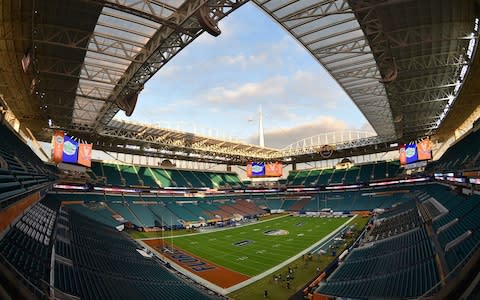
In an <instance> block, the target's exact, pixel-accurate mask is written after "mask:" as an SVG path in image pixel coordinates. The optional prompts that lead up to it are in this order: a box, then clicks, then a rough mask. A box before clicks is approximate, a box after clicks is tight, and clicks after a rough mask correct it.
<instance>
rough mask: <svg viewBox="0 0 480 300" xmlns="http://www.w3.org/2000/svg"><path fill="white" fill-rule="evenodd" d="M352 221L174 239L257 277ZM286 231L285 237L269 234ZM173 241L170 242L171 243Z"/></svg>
mask: <svg viewBox="0 0 480 300" xmlns="http://www.w3.org/2000/svg"><path fill="white" fill-rule="evenodd" d="M348 220H350V218H312V217H292V216H287V217H282V218H279V219H274V220H269V221H265V222H260V223H256V224H254V225H248V226H242V227H237V228H233V229H227V230H223V231H216V232H210V233H205V234H196V235H191V236H184V237H175V238H173V244H174V245H175V246H176V247H179V248H182V249H184V250H186V251H188V252H190V253H192V254H195V255H197V256H199V257H202V258H204V259H206V260H208V261H210V262H213V263H216V264H218V265H221V266H223V267H226V268H229V269H231V270H234V271H237V272H240V273H243V274H245V275H249V276H254V275H257V274H260V273H262V272H264V271H266V270H268V269H270V268H272V267H274V266H276V265H278V264H280V263H282V262H283V261H285V260H287V259H288V258H290V257H292V256H294V255H295V254H297V253H299V252H301V251H302V250H304V249H306V248H308V247H309V246H311V245H313V244H314V243H316V242H318V241H319V240H321V239H322V238H324V237H325V236H326V235H328V234H329V233H330V232H332V231H334V230H335V229H336V228H337V227H339V226H341V225H342V224H343V223H345V222H347V221H348ZM271 230H285V231H287V232H288V234H285V235H266V234H265V232H266V231H271ZM170 240H171V239H170V238H166V241H167V243H170Z"/></svg>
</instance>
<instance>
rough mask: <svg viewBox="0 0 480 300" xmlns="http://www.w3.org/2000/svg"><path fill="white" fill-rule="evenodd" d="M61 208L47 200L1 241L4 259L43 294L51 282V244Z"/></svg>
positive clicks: (37, 205) (24, 217) (16, 224)
mask: <svg viewBox="0 0 480 300" xmlns="http://www.w3.org/2000/svg"><path fill="white" fill-rule="evenodd" d="M52 208H53V209H52ZM57 208H58V207H55V205H51V203H46V202H45V201H44V200H42V201H41V202H39V203H37V204H35V205H34V206H32V207H31V208H30V209H29V210H27V211H26V212H25V214H24V215H23V216H22V217H21V218H20V220H19V221H18V222H17V223H15V225H14V226H13V227H12V228H11V229H10V230H9V231H8V233H7V234H6V235H5V236H4V238H3V239H2V240H1V241H0V253H1V255H2V256H3V257H4V258H6V260H7V261H8V262H9V263H10V264H11V265H12V266H13V267H14V268H15V269H16V270H17V271H18V272H20V273H21V274H22V275H23V276H24V277H26V278H27V279H28V280H29V281H30V282H31V283H32V284H34V285H35V286H36V287H38V288H40V289H42V290H43V289H44V288H45V287H46V286H48V282H49V274H50V259H51V244H52V243H51V241H52V234H53V230H54V224H55V220H56V215H57V212H56V209H57Z"/></svg>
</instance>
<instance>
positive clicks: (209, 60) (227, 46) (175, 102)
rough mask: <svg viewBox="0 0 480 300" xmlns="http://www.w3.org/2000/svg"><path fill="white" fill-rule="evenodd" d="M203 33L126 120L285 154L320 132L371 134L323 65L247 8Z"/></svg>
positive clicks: (270, 21)
mask: <svg viewBox="0 0 480 300" xmlns="http://www.w3.org/2000/svg"><path fill="white" fill-rule="evenodd" d="M219 27H220V29H221V30H222V33H221V34H220V36H218V37H212V36H210V35H208V34H207V33H204V34H203V35H201V36H200V37H199V38H197V39H196V40H194V41H193V42H192V43H191V44H190V45H188V46H187V47H186V48H185V49H183V50H182V51H181V52H180V53H178V54H177V55H176V56H175V57H174V58H173V59H171V60H170V61H169V62H168V63H167V64H166V65H165V66H164V67H163V68H162V69H160V70H159V71H158V72H157V74H155V76H154V77H152V78H151V79H150V80H149V81H148V82H147V84H146V85H145V88H144V90H143V91H142V93H141V94H140V96H139V99H138V102H137V106H136V108H135V111H134V113H133V115H132V117H130V118H127V117H125V115H124V113H123V112H120V113H119V114H118V115H117V118H118V119H125V120H133V121H137V122H142V123H147V124H155V125H158V126H160V127H167V128H172V129H179V130H183V131H189V132H194V133H197V134H204V135H210V136H218V137H221V138H226V139H230V138H233V139H235V140H240V141H242V142H247V143H252V144H258V119H259V117H258V111H259V108H260V106H262V110H263V119H264V132H265V146H267V147H274V148H283V147H286V146H287V145H289V144H291V143H294V142H296V141H298V140H301V139H303V138H307V137H310V136H314V135H317V134H320V133H324V132H331V131H336V130H347V129H353V130H357V129H366V128H370V127H369V125H368V122H367V121H366V119H365V117H364V116H363V115H362V114H361V112H360V111H359V110H358V108H357V107H356V106H355V104H354V103H353V102H352V101H351V100H350V99H349V98H348V96H347V95H346V94H345V93H344V92H343V90H342V89H341V88H340V87H339V85H338V84H337V83H336V82H335V81H334V80H333V79H332V78H331V77H330V75H329V74H328V73H327V72H326V71H325V70H324V69H323V67H322V66H321V65H320V64H319V63H318V62H317V61H316V60H315V59H314V58H313V56H311V54H310V53H308V52H307V51H306V50H305V49H304V48H303V47H302V46H301V45H300V44H298V42H297V41H295V40H294V39H293V38H292V37H291V36H290V34H289V33H288V32H287V31H285V30H284V29H283V28H282V27H281V26H280V25H279V24H277V23H276V22H275V21H273V19H271V18H270V17H269V16H267V15H266V14H265V13H264V12H263V11H261V10H260V9H259V8H258V7H256V6H255V5H254V4H253V3H250V2H248V3H247V4H245V5H243V6H242V7H240V8H239V9H237V10H236V11H235V12H233V13H232V14H230V15H229V16H227V17H226V18H224V19H223V20H222V21H221V22H220V24H219Z"/></svg>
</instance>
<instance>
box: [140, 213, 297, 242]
mask: <svg viewBox="0 0 480 300" xmlns="http://www.w3.org/2000/svg"><path fill="white" fill-rule="evenodd" d="M289 216H291V215H283V216H280V217H276V218H271V219H267V220H263V221H258V222H251V223H247V224H242V225H240V226H235V227H222V228H215V229H211V230H208V231H203V232H195V233H187V234H179V235H174V236H163V237H162V236H157V237H150V238H140V239H134V240H136V241H148V240H163V239H171V238H177V237H184V236H191V235H198V234H207V233H212V232H219V231H224V230H230V229H235V228H241V227H246V226H250V225H256V224H261V223H264V222H270V221H273V220H279V219H281V218H285V217H289Z"/></svg>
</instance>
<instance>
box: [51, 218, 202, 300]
mask: <svg viewBox="0 0 480 300" xmlns="http://www.w3.org/2000/svg"><path fill="white" fill-rule="evenodd" d="M67 218H68V225H67V226H68V228H69V230H68V232H69V234H67V237H64V238H66V239H68V240H69V241H70V243H69V248H70V250H69V251H68V254H65V255H69V257H68V258H69V259H70V260H71V261H72V264H69V263H65V261H64V260H56V262H55V287H56V288H57V289H59V290H61V291H63V292H65V293H67V294H71V295H74V296H77V297H80V298H81V299H192V300H195V299H210V298H211V297H208V296H207V295H206V294H204V293H203V292H202V291H201V290H199V289H196V288H194V287H192V286H191V284H190V283H188V282H185V281H183V280H182V279H180V278H179V277H177V276H175V275H174V274H172V272H170V271H169V270H167V269H165V268H164V267H163V266H161V265H160V264H159V262H158V261H157V260H155V259H152V258H144V257H143V256H141V255H140V254H139V253H138V252H137V251H136V249H137V245H136V244H135V243H134V242H133V241H131V240H129V239H128V238H126V237H125V236H124V235H123V234H122V233H119V232H117V231H116V230H114V229H112V228H109V227H106V226H104V225H102V224H101V223H98V222H96V221H95V220H92V219H89V218H85V217H84V216H83V215H80V214H78V213H77V212H75V211H74V210H68V214H67ZM64 252H65V253H67V251H64Z"/></svg>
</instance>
